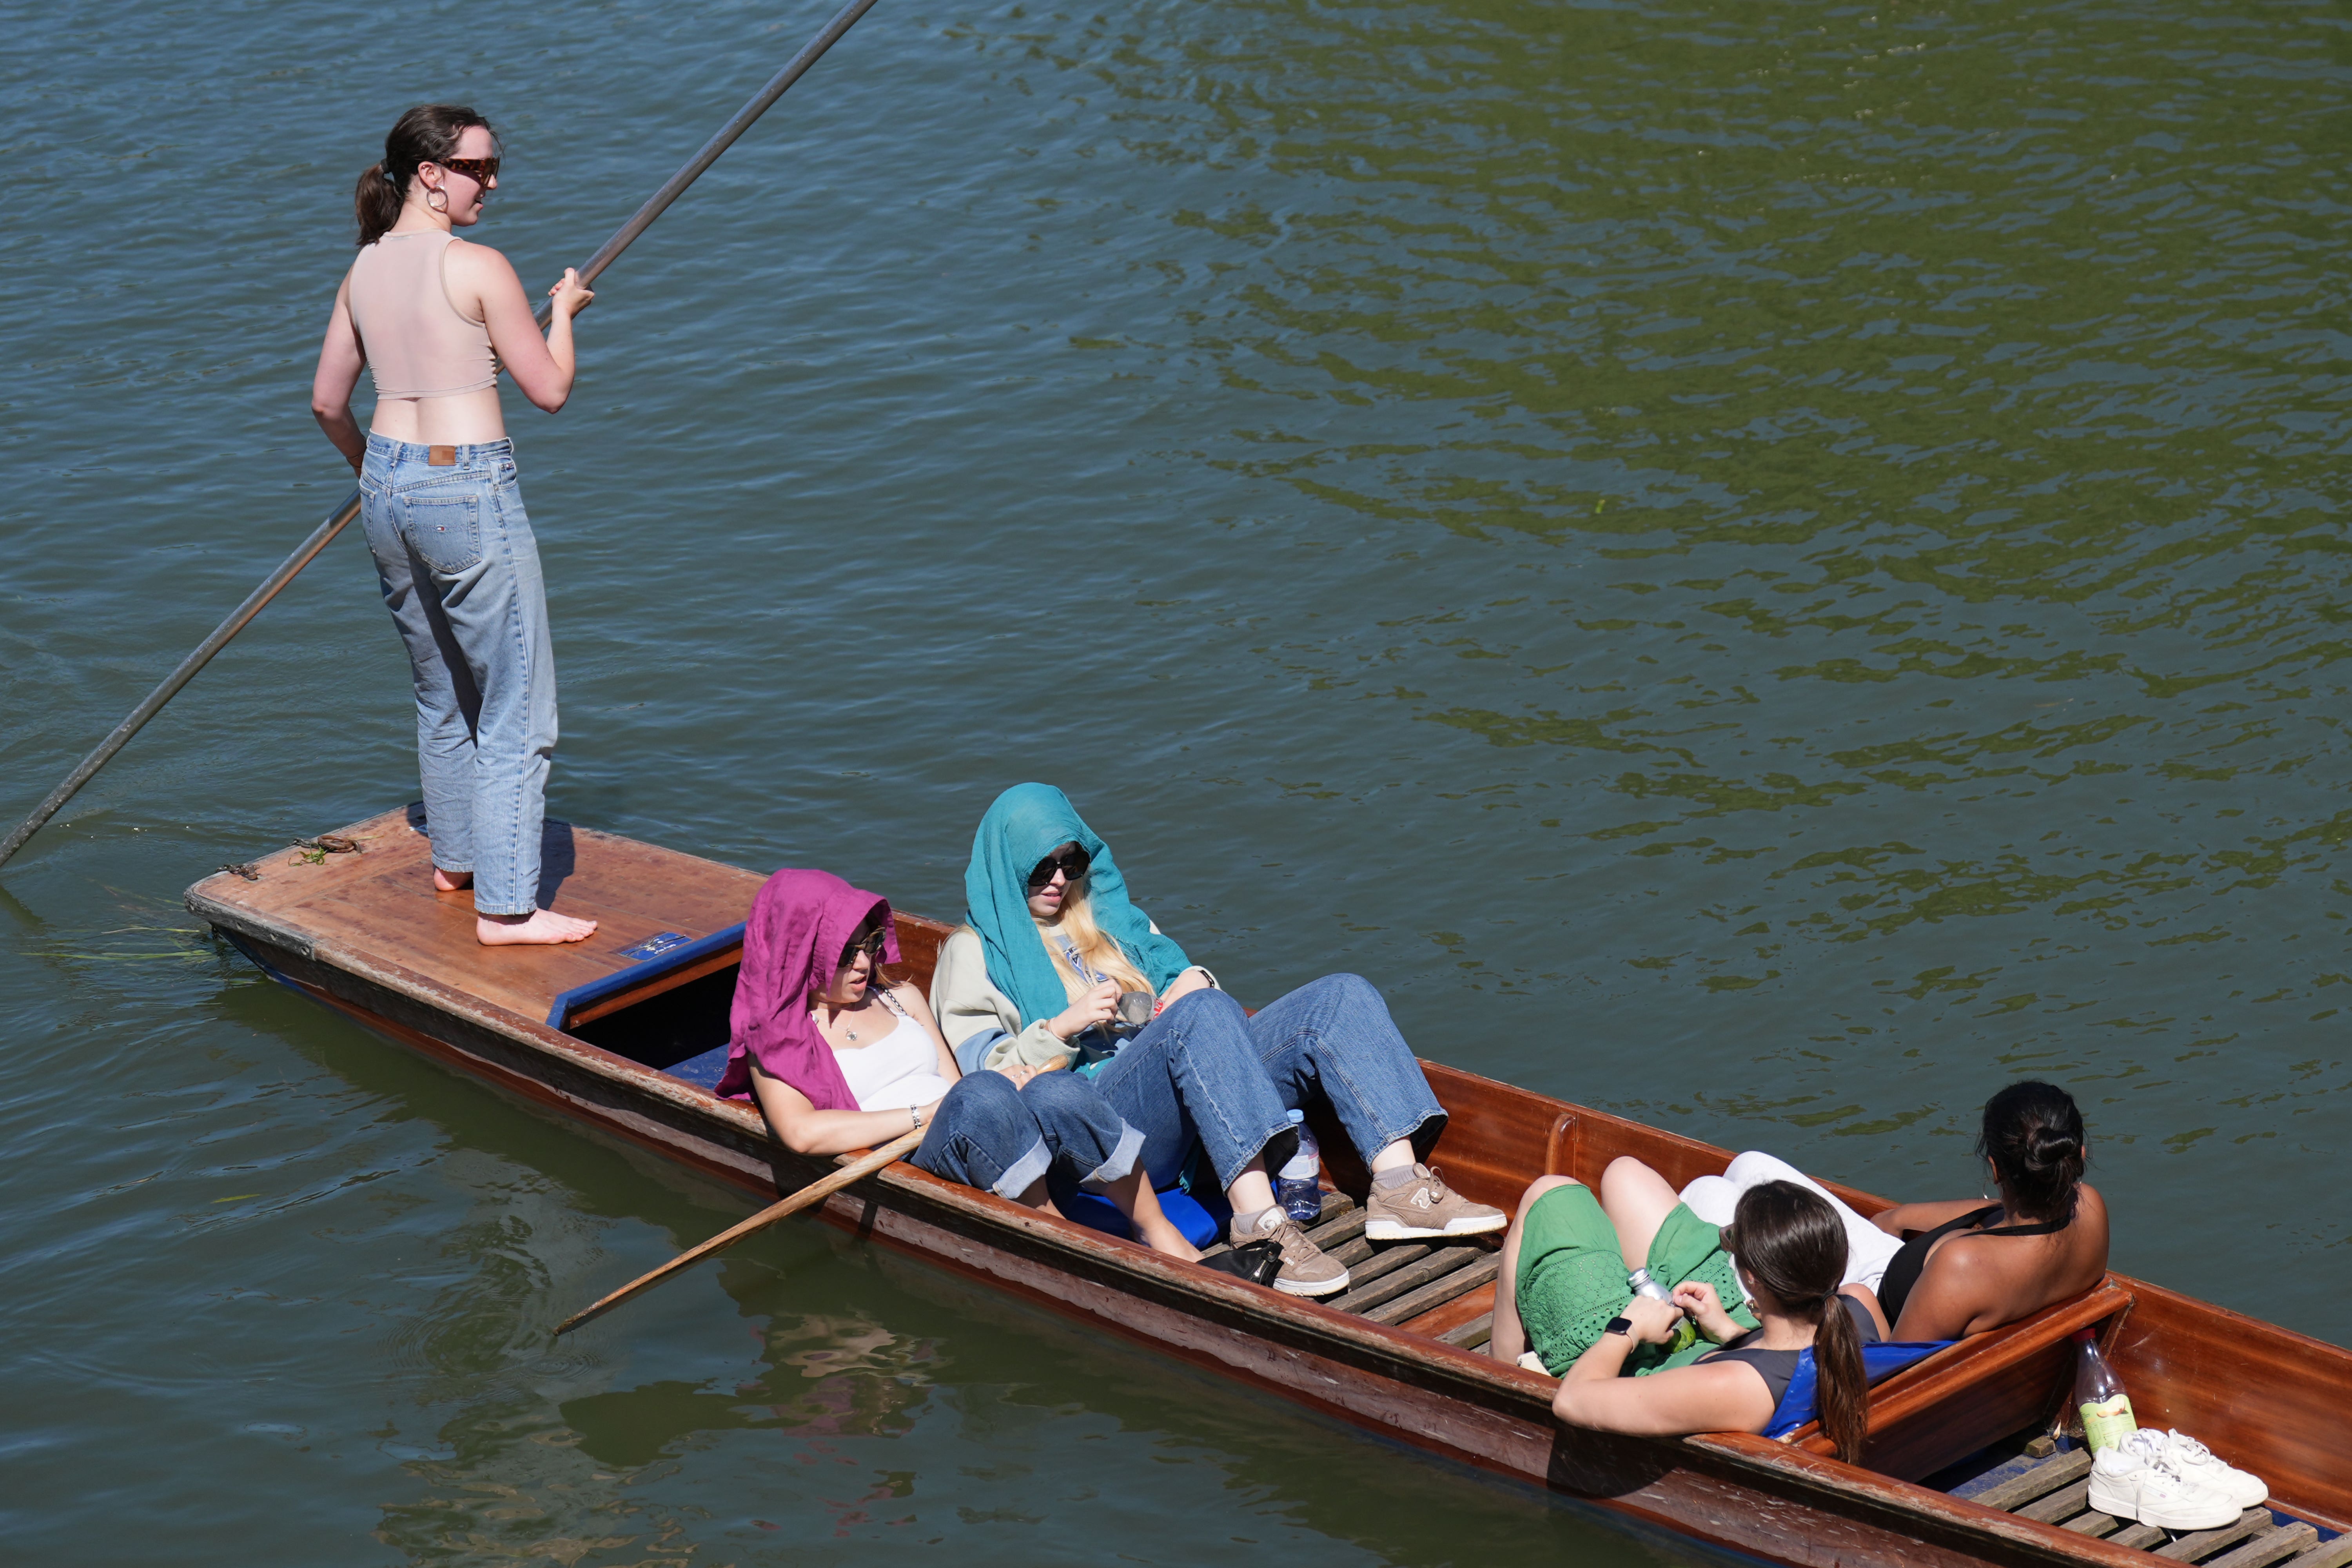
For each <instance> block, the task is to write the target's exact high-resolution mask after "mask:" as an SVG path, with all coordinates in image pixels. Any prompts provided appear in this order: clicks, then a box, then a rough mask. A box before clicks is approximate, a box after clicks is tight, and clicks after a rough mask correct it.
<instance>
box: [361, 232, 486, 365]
mask: <svg viewBox="0 0 2352 1568" xmlns="http://www.w3.org/2000/svg"><path fill="white" fill-rule="evenodd" d="M456 238H457V236H456V235H454V234H443V233H441V232H439V231H438V230H429V231H428V230H424V229H419V230H415V231H414V232H411V233H408V234H387V235H385V236H384V237H382V238H381V239H378V240H377V241H376V242H375V243H374V244H373V245H368V246H364V247H362V248H361V250H360V254H359V259H357V260H356V261H353V262H352V277H351V285H352V287H351V300H352V325H353V326H355V327H357V328H358V329H359V334H360V349H361V352H362V353H364V354H366V355H367V360H368V365H369V367H370V370H371V372H372V373H373V375H374V376H375V395H377V396H378V397H455V396H457V395H459V394H460V393H467V392H479V391H481V390H482V388H484V387H486V386H495V385H497V384H498V380H499V362H498V359H497V357H496V356H495V355H494V354H493V353H491V352H490V329H489V327H488V325H487V324H486V323H484V322H481V321H474V320H472V319H471V318H470V317H467V316H464V315H461V314H459V313H458V310H457V304H456V303H455V302H454V301H453V300H450V298H449V289H448V279H447V278H446V274H445V271H444V268H445V264H446V261H447V259H448V256H449V242H450V241H451V240H453V239H456Z"/></svg>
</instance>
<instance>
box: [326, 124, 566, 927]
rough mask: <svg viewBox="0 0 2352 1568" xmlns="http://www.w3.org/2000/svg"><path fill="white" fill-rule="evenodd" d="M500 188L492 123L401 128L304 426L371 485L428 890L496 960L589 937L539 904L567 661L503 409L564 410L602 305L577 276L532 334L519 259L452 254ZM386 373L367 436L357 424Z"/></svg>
mask: <svg viewBox="0 0 2352 1568" xmlns="http://www.w3.org/2000/svg"><path fill="white" fill-rule="evenodd" d="M498 184H499V143H498V138H497V136H496V135H495V134H494V133H493V132H491V130H490V125H489V121H487V120H484V119H483V118H482V117H481V116H480V115H478V114H477V113H475V112H474V111H473V110H470V109H467V108H464V107H463V106H461V105H457V104H449V103H426V104H419V105H418V106H417V107H415V108H414V109H412V110H408V112H406V113H405V114H403V115H402V116H401V117H400V119H399V120H398V121H395V122H394V125H393V128H392V133H391V134H390V135H388V136H386V137H385V138H384V142H383V162H381V163H376V164H375V165H373V167H371V168H370V169H369V170H368V171H367V172H366V173H365V174H362V175H361V176H360V181H359V188H358V190H357V192H356V193H354V195H353V198H352V202H353V205H354V207H355V209H356V211H357V215H358V217H359V244H360V253H359V256H358V258H356V259H355V260H354V261H353V262H352V267H351V270H350V271H348V272H347V273H345V274H344V276H343V281H342V285H341V288H339V289H336V290H335V307H334V310H333V313H332V314H331V315H330V316H329V318H328V321H327V336H326V341H325V342H324V343H323V344H321V345H320V350H319V368H318V374H317V375H316V376H315V378H314V379H313V380H312V382H311V384H310V412H311V413H312V414H313V415H315V416H317V418H318V421H319V425H320V428H321V429H323V430H324V431H325V432H326V434H327V439H328V440H330V441H331V442H333V443H334V444H335V448H336V450H338V451H340V452H341V453H342V455H343V458H344V460H345V461H347V462H349V463H350V464H351V466H352V468H353V469H355V470H356V471H357V472H358V474H359V476H360V505H361V517H362V522H363V524H364V526H365V528H366V530H367V540H368V548H369V550H370V551H372V552H373V553H374V555H375V564H376V576H377V579H378V581H379V583H380V584H381V585H382V587H383V599H384V604H385V605H387V606H389V607H390V609H391V611H392V620H393V625H394V627H396V628H397V629H398V631H399V633H400V638H401V641H402V642H403V643H404V645H405V646H406V647H407V649H408V658H409V664H410V666H411V671H412V674H413V676H414V679H415V689H416V755H417V764H418V772H419V773H421V774H422V776H423V782H424V791H425V830H426V832H428V833H429V834H430V835H431V836H432V840H433V886H434V889H435V890H436V892H441V893H456V892H460V891H463V890H465V889H467V888H471V889H472V890H473V895H474V899H473V903H474V913H475V921H474V934H475V937H476V940H478V941H479V942H483V943H485V944H487V945H494V946H495V945H502V944H506V943H515V942H540V943H544V942H578V941H580V940H581V939H582V938H583V937H585V936H587V935H588V934H589V932H591V931H594V930H595V929H596V922H595V921H585V920H575V919H573V918H572V917H571V916H569V915H560V914H557V913H556V912H555V911H554V910H543V909H541V908H540V907H539V870H540V866H539V841H540V831H541V818H542V817H543V816H544V815H545V811H546V795H547V771H548V763H549V761H550V759H551V757H552V756H553V755H554V752H555V660H554V653H553V649H552V647H551V645H550V641H549V637H548V630H547V590H546V585H545V583H544V582H543V581H542V579H541V575H540V567H539V545H538V542H537V541H536V540H535V539H534V538H533V537H532V535H531V531H530V520H529V518H528V517H526V516H525V515H524V512H523V506H522V491H521V489H520V487H519V486H518V485H517V483H516V479H515V462H514V444H513V443H512V442H510V441H509V440H508V439H507V429H506V420H505V416H504V415H503V414H502V412H501V410H500V408H499V392H498V376H499V370H500V369H502V368H503V369H504V370H505V371H506V372H507V373H508V374H510V375H512V376H513V377H514V380H515V384H516V385H517V386H519V387H520V388H521V389H522V393H523V395H524V396H526V397H528V398H530V401H531V402H532V403H533V404H534V405H537V406H539V407H541V408H543V409H545V410H546V411H547V412H548V413H550V414H552V413H554V412H555V411H556V410H557V409H559V408H561V407H562V406H563V404H564V400H565V399H566V398H568V397H570V396H571V395H572V369H573V359H572V317H573V316H574V315H575V314H577V313H578V312H579V311H580V310H583V309H584V308H585V307H586V305H587V304H588V301H589V300H593V299H594V298H595V296H594V295H593V294H592V293H590V292H589V290H588V289H587V288H586V287H585V286H584V285H583V284H582V283H581V281H580V279H579V276H578V274H577V273H576V272H574V271H572V270H571V269H568V268H567V269H566V270H565V272H564V274H563V277H562V280H561V281H560V282H558V283H557V284H556V285H555V286H554V287H553V288H551V289H549V290H548V293H549V294H550V295H551V297H552V299H553V300H554V307H555V314H554V319H553V320H552V321H551V322H550V323H549V325H548V330H547V335H546V337H545V338H544V339H542V338H541V336H540V332H539V327H538V324H537V323H536V322H534V321H532V319H531V308H530V300H528V299H527V298H525V297H524V294H523V289H522V282H521V280H520V279H518V278H517V277H516V276H515V270H514V268H512V267H511V266H509V265H508V263H507V258H505V257H503V256H501V255H499V253H498V252H497V251H495V250H492V249H490V248H489V247H488V246H484V245H475V244H470V243H468V242H467V241H465V240H462V239H459V238H458V237H457V230H458V229H461V228H471V227H472V226H474V225H476V224H478V223H479V222H480V221H481V217H482V209H483V205H484V204H485V203H486V202H487V201H488V198H489V194H490V193H491V192H492V191H494V190H496V189H498ZM370 366H373V369H374V372H375V390H376V403H375V412H374V414H373V416H372V417H371V418H370V420H369V422H368V429H367V432H366V434H364V435H362V433H361V431H360V427H359V423H358V421H357V420H355V419H354V418H352V406H351V405H352V391H353V390H354V389H355V388H356V387H357V386H358V384H359V378H360V372H361V371H362V369H364V368H368V367H370Z"/></svg>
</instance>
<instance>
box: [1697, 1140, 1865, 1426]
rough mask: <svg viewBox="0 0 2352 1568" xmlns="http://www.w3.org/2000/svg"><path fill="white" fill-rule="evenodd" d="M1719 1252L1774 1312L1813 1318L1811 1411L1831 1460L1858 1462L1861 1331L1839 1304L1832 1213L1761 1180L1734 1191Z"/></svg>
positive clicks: (1836, 1222)
mask: <svg viewBox="0 0 2352 1568" xmlns="http://www.w3.org/2000/svg"><path fill="white" fill-rule="evenodd" d="M1723 1249H1724V1250H1725V1251H1726V1252H1728V1253H1730V1254H1731V1255H1732V1256H1733V1257H1734V1258H1738V1260H1739V1267H1740V1268H1743V1269H1745V1270H1746V1271H1747V1274H1748V1279H1750V1280H1752V1281H1753V1282H1754V1285H1755V1288H1756V1289H1759V1290H1761V1291H1763V1292H1764V1293H1765V1294H1766V1295H1769V1296H1770V1297H1771V1298H1772V1299H1773V1300H1775V1301H1778V1302H1779V1303H1780V1309H1781V1310H1783V1311H1785V1312H1788V1313H1790V1314H1791V1315H1793V1316H1795V1317H1799V1318H1808V1317H1809V1318H1811V1319H1813V1320H1814V1321H1815V1327H1814V1330H1813V1371H1814V1373H1815V1376H1816V1379H1817V1382H1816V1384H1815V1387H1816V1389H1817V1392H1816V1394H1814V1397H1813V1408H1814V1410H1815V1412H1816V1414H1818V1415H1820V1417H1821V1423H1822V1431H1823V1432H1824V1433H1826V1434H1828V1436H1829V1440H1830V1442H1831V1443H1832V1445H1834V1446H1835V1447H1836V1449H1837V1457H1838V1458H1841V1459H1843V1460H1845V1461H1846V1462H1847V1463H1848V1464H1855V1463H1858V1462H1860V1460H1861V1458H1862V1448H1863V1444H1864V1441H1865V1440H1866V1439H1867V1438H1868V1436H1869V1435H1870V1380H1869V1378H1868V1376H1867V1375H1865V1374H1864V1371H1863V1366H1862V1331H1860V1330H1859V1329H1856V1328H1855V1327H1854V1326H1853V1315H1852V1314H1851V1313H1849V1312H1848V1311H1847V1310H1846V1309H1845V1304H1844V1303H1843V1301H1841V1300H1839V1299H1838V1285H1839V1283H1840V1282H1841V1281H1842V1280H1843V1279H1844V1278H1845V1258H1846V1242H1845V1225H1844V1223H1843V1221H1841V1220H1840V1219H1839V1218H1838V1216H1837V1211H1836V1210H1835V1209H1833V1208H1832V1207H1830V1205H1829V1203H1828V1201H1827V1200H1826V1199H1824V1198H1823V1197H1822V1195H1821V1194H1819V1193H1816V1192H1814V1191H1812V1190H1811V1188H1808V1187H1801V1186H1799V1185H1798V1184H1796V1183H1794V1182H1766V1183H1763V1184H1761V1185H1759V1186H1753V1187H1750V1188H1748V1190H1747V1191H1746V1192H1744V1193H1742V1194H1739V1206H1738V1208H1736V1209H1734V1210H1733V1211H1732V1215H1731V1223H1730V1224H1729V1225H1727V1226H1724V1229H1723Z"/></svg>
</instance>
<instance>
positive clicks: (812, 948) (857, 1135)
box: [719, 869, 1200, 1260]
mask: <svg viewBox="0 0 2352 1568" xmlns="http://www.w3.org/2000/svg"><path fill="white" fill-rule="evenodd" d="M895 963H898V932H897V930H896V929H895V927H894V925H893V923H892V921H891V919H890V905H889V901H888V900H886V899H884V898H883V897H882V896H881V895H880V894H878V893H869V892H866V891H865V890H864V889H858V888H853V887H851V886H850V885H849V884H848V883H847V882H845V881H843V880H842V879H840V878H838V877H836V876H835V875H833V873H831V872H830V871H814V870H792V869H786V870H782V871H779V872H777V873H776V874H775V875H774V876H772V877H771V878H769V879H768V881H767V885H766V886H764V887H762V888H761V889H760V894H759V897H758V898H757V899H755V900H752V904H751V920H750V921H748V922H747V923H746V925H745V928H744V932H743V967H742V973H741V977H740V979H739V980H738V981H737V983H736V986H735V1005H734V1009H733V1012H732V1013H731V1015H730V1019H729V1022H730V1025H731V1026H732V1027H731V1030H730V1036H731V1038H730V1043H729V1049H728V1059H727V1073H726V1076H725V1077H724V1078H722V1079H719V1094H721V1095H722V1096H726V1097H728V1098H730V1099H738V1100H740V1099H747V1098H751V1097H755V1096H756V1098H757V1099H758V1101H759V1105H760V1109H761V1111H762V1112H764V1113H765V1114H766V1116H767V1119H768V1125H769V1126H770V1127H772V1128H773V1129H774V1130H775V1133H776V1136H777V1137H778V1138H780V1139H782V1141H783V1142H784V1143H785V1145H786V1146H787V1147H789V1148H791V1149H793V1151H795V1152H799V1153H803V1154H841V1153H846V1152H849V1151H850V1150H852V1149H864V1148H869V1147H873V1146H877V1145H879V1144H882V1143H885V1142H888V1141H889V1140H891V1139H893V1138H896V1137H898V1136H899V1135H900V1134H902V1133H905V1132H908V1131H917V1130H919V1131H922V1133H923V1142H922V1143H921V1145H920V1146H919V1148H918V1149H917V1150H916V1151H915V1153H914V1163H915V1164H916V1165H918V1166H919V1167H920V1168H921V1169H923V1170H926V1171H929V1172H930V1173H932V1174H934V1175H938V1176H944V1177H946V1178H947V1179H948V1180H950V1181H952V1182H961V1183H963V1184H966V1185H968V1186H974V1187H982V1188H984V1189H986V1190H987V1191H989V1192H992V1193H994V1194H996V1195H997V1196H999V1197H1001V1198H1009V1199H1011V1200H1012V1201H1013V1202H1014V1203H1017V1204H1024V1205H1028V1206H1030V1207H1032V1208H1038V1209H1044V1210H1045V1211H1046V1212H1047V1213H1049V1214H1052V1213H1055V1212H1057V1211H1055V1208H1054V1204H1053V1200H1052V1199H1051V1198H1050V1197H1049V1196H1048V1195H1047V1193H1046V1180H1045V1178H1046V1173H1048V1172H1049V1171H1051V1170H1053V1169H1054V1168H1055V1166H1056V1165H1057V1164H1058V1165H1060V1166H1061V1167H1063V1169H1064V1171H1065V1173H1066V1174H1067V1175H1068V1176H1070V1177H1072V1178H1074V1179H1076V1182H1077V1184H1078V1185H1079V1186H1080V1187H1081V1188H1084V1189H1086V1190H1088V1191H1092V1192H1098V1193H1100V1194H1102V1195H1103V1196H1105V1197H1107V1198H1108V1199H1109V1200H1110V1201H1111V1202H1112V1203H1114V1204H1116V1205H1118V1209H1119V1212H1120V1213H1122V1214H1124V1215H1127V1217H1128V1221H1129V1225H1130V1226H1133V1230H1134V1234H1135V1236H1136V1237H1139V1239H1141V1240H1142V1241H1143V1242H1145V1243H1146V1244H1147V1245H1149V1246H1150V1247H1151V1248H1152V1249H1153V1250H1154V1251H1158V1252H1164V1253H1167V1254H1169V1255H1170V1256H1171V1257H1174V1258H1185V1259H1187V1260H1190V1259H1192V1258H1198V1257H1200V1254H1199V1252H1197V1251H1196V1250H1194V1248H1193V1247H1192V1244H1191V1243H1189V1242H1187V1241H1186V1240H1185V1239H1184V1237H1183V1236H1182V1235H1181V1233H1179V1232H1178V1231H1177V1229H1176V1227H1175V1226H1172V1225H1171V1224H1170V1223H1169V1222H1168V1219H1167V1217H1166V1216H1165V1215H1162V1214H1161V1213H1160V1200H1159V1198H1158V1197H1157V1196H1156V1195H1155V1194H1153V1192H1152V1190H1151V1184H1150V1182H1149V1181H1147V1180H1145V1179H1144V1168H1143V1165H1142V1163H1141V1154H1142V1150H1143V1135H1142V1134H1141V1133H1140V1132H1138V1131H1136V1130H1135V1129H1134V1128H1132V1127H1130V1126H1129V1125H1128V1124H1127V1122H1126V1121H1124V1120H1123V1119H1122V1118H1121V1117H1120V1116H1119V1114H1118V1112H1117V1111H1116V1110H1112V1109H1111V1108H1110V1104H1109V1102H1108V1100H1104V1099H1103V1098H1102V1096H1101V1095H1100V1094H1099V1093H1097V1091H1096V1089H1095V1087H1094V1086H1093V1085H1092V1084H1090V1083H1088V1082H1087V1080H1086V1079H1082V1078H1079V1077H1078V1076H1076V1074H1074V1073H1067V1072H1056V1071H1052V1070H1050V1069H1049V1070H1042V1071H1041V1070H1040V1069H1038V1068H1034V1067H1020V1066H1013V1067H1007V1068H1001V1069H987V1070H983V1071H980V1072H975V1073H973V1074H971V1076H970V1077H968V1078H967V1077H965V1076H964V1075H963V1074H962V1073H961V1070H960V1069H959V1068H957V1066H956V1060H955V1056H954V1053H953V1052H951V1051H950V1050H949V1049H948V1047H947V1042H946V1041H945V1040H943V1039H942V1038H940V1030H939V1026H938V1024H937V1023H936V1022H934V1021H933V1019H932V1017H931V1009H930V1005H929V1003H927V1002H926V1001H925V1000H924V998H923V994H922V992H921V991H920V990H919V989H917V988H916V987H915V986H914V985H912V984H908V983H907V982H905V981H902V980H900V979H898V977H896V976H895V975H893V974H892V973H891V972H890V967H889V966H890V965H892V964H895Z"/></svg>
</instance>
